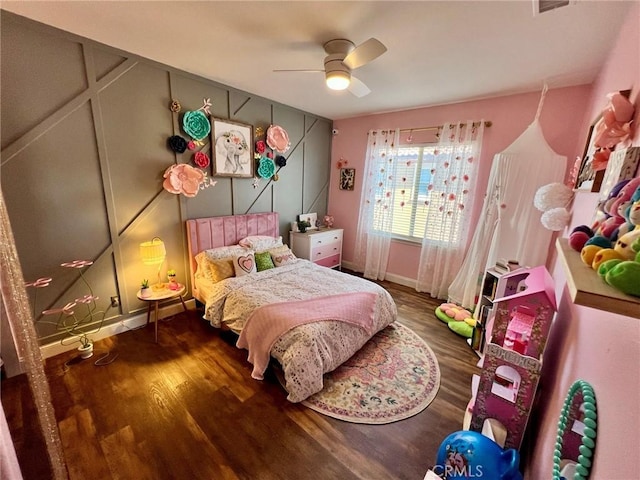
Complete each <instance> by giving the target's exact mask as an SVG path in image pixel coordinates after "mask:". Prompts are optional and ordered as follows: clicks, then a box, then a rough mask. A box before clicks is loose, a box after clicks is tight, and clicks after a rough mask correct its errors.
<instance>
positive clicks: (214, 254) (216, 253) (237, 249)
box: [195, 245, 249, 265]
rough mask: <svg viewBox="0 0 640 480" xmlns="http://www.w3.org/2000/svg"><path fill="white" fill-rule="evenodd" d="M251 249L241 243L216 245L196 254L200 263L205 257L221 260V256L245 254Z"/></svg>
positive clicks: (230, 256) (231, 256)
mask: <svg viewBox="0 0 640 480" xmlns="http://www.w3.org/2000/svg"><path fill="white" fill-rule="evenodd" d="M248 251H249V250H248V249H246V248H245V247H243V246H241V245H227V246H225V247H216V248H211V249H209V250H204V251H202V252H200V253H199V254H197V255H196V256H195V259H196V262H197V263H198V265H200V263H201V261H202V259H203V258H208V259H209V260H219V259H221V258H231V259H232V258H233V257H237V256H238V255H244V254H246V253H247V252H248Z"/></svg>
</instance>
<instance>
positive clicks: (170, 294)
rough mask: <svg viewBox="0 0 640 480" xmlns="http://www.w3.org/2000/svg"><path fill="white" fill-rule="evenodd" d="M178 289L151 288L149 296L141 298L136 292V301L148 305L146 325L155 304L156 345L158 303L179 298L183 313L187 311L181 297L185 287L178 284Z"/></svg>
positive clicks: (185, 289)
mask: <svg viewBox="0 0 640 480" xmlns="http://www.w3.org/2000/svg"><path fill="white" fill-rule="evenodd" d="M178 287H179V288H178V289H177V290H170V289H169V288H166V287H165V288H162V289H158V290H154V289H153V288H151V289H150V290H151V295H149V296H146V297H142V296H140V290H138V293H137V294H136V296H137V297H138V299H140V300H142V301H143V302H147V303H148V304H149V309H148V310H147V325H149V320H150V319H151V308H152V307H153V306H154V304H155V313H156V317H155V322H154V323H155V324H156V327H155V330H156V343H158V321H159V320H160V319H159V318H158V307H159V304H160V302H162V301H164V300H169V299H171V298H176V297H179V298H180V301H181V302H182V307H183V308H184V311H185V312H186V311H187V306H186V305H185V303H184V299H183V298H182V296H183V295H184V294H185V292H186V291H187V287H185V286H184V285H182V284H181V283H179V284H178Z"/></svg>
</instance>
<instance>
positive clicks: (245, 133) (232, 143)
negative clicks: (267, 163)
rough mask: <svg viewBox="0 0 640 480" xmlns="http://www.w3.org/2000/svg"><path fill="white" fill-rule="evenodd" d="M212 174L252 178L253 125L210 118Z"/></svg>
mask: <svg viewBox="0 0 640 480" xmlns="http://www.w3.org/2000/svg"><path fill="white" fill-rule="evenodd" d="M211 145H213V149H212V150H213V162H212V163H213V174H214V175H216V176H218V177H240V178H253V126H252V125H248V124H244V123H239V122H234V121H232V120H222V119H218V118H213V119H212V128H211Z"/></svg>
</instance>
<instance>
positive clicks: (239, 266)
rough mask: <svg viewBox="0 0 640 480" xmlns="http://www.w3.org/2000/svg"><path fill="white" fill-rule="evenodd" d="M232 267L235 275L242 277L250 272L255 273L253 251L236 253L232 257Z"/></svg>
mask: <svg viewBox="0 0 640 480" xmlns="http://www.w3.org/2000/svg"><path fill="white" fill-rule="evenodd" d="M233 268H234V270H235V272H236V277H242V276H243V275H248V274H250V273H255V272H256V271H257V270H256V258H255V256H254V254H253V252H249V253H247V254H245V255H238V256H237V257H234V258H233Z"/></svg>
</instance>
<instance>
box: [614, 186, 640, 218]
mask: <svg viewBox="0 0 640 480" xmlns="http://www.w3.org/2000/svg"><path fill="white" fill-rule="evenodd" d="M638 187H640V177H636V178H632V179H631V180H629V182H628V183H627V184H626V185H625V186H624V187H622V188H621V189H620V191H619V192H618V195H616V197H615V199H614V200H613V202H612V203H611V206H610V207H609V211H610V212H612V214H613V213H614V212H615V214H617V213H618V210H619V209H620V207H621V205H622V204H624V203H626V202H629V201H631V196H632V195H633V194H634V193H635V191H636V189H637V188H638ZM623 211H624V209H623ZM623 218H624V217H623Z"/></svg>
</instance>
